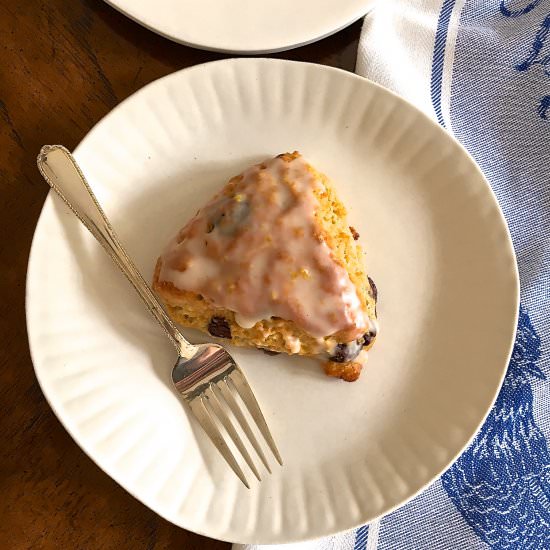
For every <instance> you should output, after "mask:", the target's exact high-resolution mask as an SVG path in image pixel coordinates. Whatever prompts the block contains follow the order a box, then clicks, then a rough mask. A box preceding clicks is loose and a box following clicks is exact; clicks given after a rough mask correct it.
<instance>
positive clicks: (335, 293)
mask: <svg viewBox="0 0 550 550" xmlns="http://www.w3.org/2000/svg"><path fill="white" fill-rule="evenodd" d="M358 237H359V236H358V235H357V233H356V231H355V230H354V229H353V228H350V227H349V226H348V222H347V220H346V210H345V208H344V206H343V204H342V203H341V202H340V201H339V199H338V198H337V196H336V193H335V191H334V188H333V187H332V185H331V183H330V182H329V180H328V178H327V177H326V176H324V175H323V174H321V173H319V172H318V171H317V170H315V169H314V168H313V167H312V166H311V165H310V164H308V163H307V162H306V161H305V160H304V159H303V157H302V156H301V155H300V154H299V153H298V152H294V153H292V154H290V153H285V154H282V155H279V156H277V157H275V158H273V159H270V160H267V161H265V162H263V163H262V164H259V165H256V166H253V167H251V168H249V169H248V170H246V171H245V172H243V173H242V174H240V175H238V176H235V177H234V178H232V179H231V180H230V181H229V182H228V183H227V184H226V185H225V187H223V189H222V190H221V191H220V192H219V193H218V194H216V195H215V196H214V197H213V198H212V199H211V200H210V202H208V204H206V205H205V206H204V207H203V208H202V209H200V210H199V211H198V212H197V214H196V215H195V216H194V217H193V218H192V219H191V220H190V221H189V222H188V223H187V224H186V225H185V226H184V227H183V229H181V231H179V233H178V234H177V235H176V236H175V237H174V238H173V239H172V240H171V241H170V243H169V244H168V246H167V247H166V249H165V250H164V252H163V253H162V255H161V256H160V257H159V259H158V261H157V265H156V269H155V275H154V280H153V288H154V289H155V291H156V292H157V293H158V294H159V296H160V297H161V299H162V300H163V301H164V303H165V304H166V307H167V309H168V312H169V314H170V315H171V316H172V318H173V319H174V320H175V321H177V322H178V323H180V324H181V325H183V326H186V327H193V328H197V329H200V330H202V331H205V332H208V333H209V334H211V335H212V336H215V337H218V338H223V339H225V340H226V341H231V343H232V344H235V345H238V346H248V347H256V348H261V349H263V350H267V351H271V352H282V353H288V354H299V355H306V356H316V357H319V358H322V359H323V360H324V361H326V363H325V372H326V373H327V374H329V375H331V376H336V377H339V378H343V379H344V380H347V381H353V380H356V379H357V378H358V377H359V374H360V372H361V365H362V364H363V363H364V360H365V358H366V350H368V349H369V348H370V347H372V345H373V343H374V340H375V338H376V333H377V323H376V299H377V291H376V287H375V286H374V283H373V282H372V280H371V279H369V277H368V276H367V274H366V271H365V268H364V265H363V254H362V250H361V247H360V246H359V244H358V243H357V242H356V239H357V238H358Z"/></svg>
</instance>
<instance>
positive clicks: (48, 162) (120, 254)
mask: <svg viewBox="0 0 550 550" xmlns="http://www.w3.org/2000/svg"><path fill="white" fill-rule="evenodd" d="M37 164H38V169H39V170H40V173H41V174H42V176H43V177H44V179H45V180H46V181H47V182H48V184H49V185H50V187H51V188H52V189H53V190H54V191H55V192H56V193H57V194H58V195H59V196H60V197H61V198H62V199H63V201H64V202H65V203H66V204H67V206H68V207H69V208H70V209H71V210H72V211H73V213H74V214H75V215H76V216H77V218H78V219H79V220H80V221H81V222H82V223H83V224H84V225H85V226H86V228H87V229H88V230H89V231H90V233H91V234H92V235H93V236H94V237H95V238H96V239H97V240H98V241H99V243H100V244H101V245H102V246H103V248H104V249H105V251H106V252H107V254H109V256H110V257H111V259H112V260H113V261H114V262H115V264H116V265H117V266H118V267H119V268H120V270H121V271H122V272H123V273H124V275H126V278H127V279H128V281H130V283H131V284H132V286H133V287H134V288H135V290H136V291H137V293H138V294H139V295H140V297H141V299H142V300H143V302H144V303H145V305H146V306H147V309H149V311H150V312H151V313H152V315H153V316H154V317H155V319H156V320H157V321H158V322H159V324H160V325H161V327H162V328H163V329H164V331H165V332H166V334H167V336H168V338H169V339H170V341H171V342H172V344H173V345H174V347H175V348H176V350H177V352H178V358H177V361H176V365H175V366H174V368H173V370H172V380H173V382H174V385H175V387H176V389H177V391H178V392H179V393H180V394H181V395H182V396H183V398H184V399H185V400H186V401H187V403H188V404H189V407H190V409H191V411H192V412H193V415H194V416H195V418H196V419H197V420H198V422H199V424H200V425H201V427H202V429H203V430H204V431H205V432H206V434H207V435H208V437H209V438H210V440H211V441H212V443H213V444H214V445H215V447H216V449H218V451H219V452H220V453H221V455H222V456H223V458H224V459H225V460H226V462H227V463H228V464H229V466H230V467H231V469H232V470H233V471H234V472H235V473H236V474H237V476H238V477H239V479H240V480H241V481H242V482H243V483H244V485H245V486H246V487H247V488H250V486H249V485H248V481H247V479H246V477H245V475H244V473H243V471H242V469H241V467H240V466H239V463H238V462H237V460H236V458H235V456H234V455H233V453H232V451H231V449H230V447H229V445H228V444H227V442H226V439H225V438H224V436H223V433H222V431H221V430H220V429H219V425H221V426H222V427H223V428H224V430H225V433H226V434H227V435H228V436H229V438H230V439H231V441H232V442H233V444H234V446H235V447H236V449H238V451H239V452H240V453H241V455H242V457H243V458H244V460H245V462H246V463H247V464H248V466H249V468H250V469H251V470H252V472H253V474H254V475H255V476H256V478H257V479H258V480H260V481H261V479H260V474H259V472H258V469H257V468H256V466H255V464H254V462H253V460H252V458H251V456H250V453H249V452H248V450H247V448H246V446H245V445H244V443H243V441H242V439H241V436H240V435H239V433H238V432H237V429H236V427H235V424H234V422H233V421H232V420H231V418H230V416H229V415H228V414H227V412H226V409H229V410H230V411H231V412H232V413H233V417H234V418H235V419H236V420H237V423H238V424H239V425H240V427H241V429H242V431H243V432H244V434H246V436H247V438H248V439H249V441H250V443H251V444H252V447H253V448H254V450H255V451H256V453H257V454H258V456H259V457H260V460H261V461H262V463H263V464H264V466H265V468H266V469H267V471H268V472H269V473H271V469H270V467H269V464H268V462H267V459H266V457H265V455H264V452H263V451H262V448H261V446H260V444H259V443H258V440H257V439H256V437H255V435H254V432H253V431H252V429H251V427H250V425H249V423H248V421H247V419H246V416H245V414H244V412H243V409H242V407H241V405H240V404H239V403H238V398H237V396H239V397H240V399H241V400H242V402H243V403H244V404H245V405H246V408H247V409H248V411H249V413H250V416H251V417H252V418H253V420H254V421H255V423H256V425H257V427H258V429H259V431H260V432H261V434H262V435H263V437H264V438H265V440H266V442H267V444H268V446H269V448H270V449H271V451H272V452H273V454H274V456H275V458H276V459H277V462H279V464H281V465H282V464H283V462H282V459H281V455H280V454H279V451H278V450H277V446H276V445H275V441H274V440H273V437H272V436H271V433H270V431H269V428H268V427H267V423H266V421H265V418H264V415H263V414H262V411H261V409H260V406H259V405H258V402H257V401H256V398H255V397H254V394H253V393H252V390H251V388H250V385H249V384H248V382H247V380H246V378H245V376H244V373H243V372H242V370H241V369H240V368H239V366H238V365H237V363H236V362H235V360H234V359H233V357H231V355H229V353H227V351H226V350H225V349H224V348H222V347H221V346H219V345H217V344H202V345H193V344H190V343H189V342H188V341H187V340H186V339H185V338H184V337H183V335H182V334H181V333H180V331H179V330H178V329H177V328H176V326H175V325H174V323H173V322H172V320H171V319H170V317H168V315H167V313H166V312H165V310H164V308H163V307H162V305H161V304H160V302H159V301H158V299H157V297H156V296H155V294H154V293H153V291H152V290H151V288H150V287H149V285H148V284H147V283H146V282H145V280H144V278H143V276H142V275H141V273H140V272H139V270H138V269H137V267H136V266H135V265H134V263H133V262H132V260H131V259H130V257H129V256H128V254H127V253H126V251H125V250H124V248H123V247H122V245H121V244H120V241H119V240H118V238H117V236H116V234H115V232H114V230H113V228H112V227H111V224H110V223H109V220H108V219H107V216H105V213H104V212H103V210H102V208H101V206H100V205H99V203H98V201H97V199H96V197H95V195H94V194H93V192H92V190H91V188H90V186H89V185H88V182H87V181H86V178H85V177H84V175H83V174H82V171H81V170H80V168H79V166H78V164H77V163H76V160H75V159H74V157H73V156H72V155H71V153H70V152H69V151H68V150H67V149H66V148H65V147H63V146H61V145H44V147H42V149H41V150H40V154H39V155H38V158H37Z"/></svg>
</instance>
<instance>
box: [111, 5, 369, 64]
mask: <svg viewBox="0 0 550 550" xmlns="http://www.w3.org/2000/svg"><path fill="white" fill-rule="evenodd" d="M106 1H107V2H108V3H109V4H111V5H112V6H113V7H114V8H116V9H118V10H119V11H121V12H122V13H124V14H126V15H127V16H128V17H130V18H132V19H134V20H135V21H137V22H138V23H141V24H142V25H143V26H145V27H147V28H149V29H151V30H153V31H155V32H157V33H159V34H161V35H163V36H165V37H167V38H170V39H171V40H175V41H176V42H181V43H182V44H186V45H188V46H194V47H196V48H201V49H203V50H214V51H219V52H228V53H240V54H249V55H250V54H258V53H272V52H278V51H283V50H289V49H291V48H296V47H298V46H303V45H304V44H309V43H310V42H314V41H315V40H320V39H321V38H325V37H326V36H329V35H331V34H334V33H335V32H337V31H339V30H340V29H343V28H344V27H347V26H348V25H350V24H351V23H353V22H354V21H357V19H360V18H361V17H363V15H365V14H366V13H367V12H368V11H369V10H370V9H371V8H372V7H373V6H374V4H375V2H376V0H338V1H335V0H299V1H296V0H256V1H250V0H106Z"/></svg>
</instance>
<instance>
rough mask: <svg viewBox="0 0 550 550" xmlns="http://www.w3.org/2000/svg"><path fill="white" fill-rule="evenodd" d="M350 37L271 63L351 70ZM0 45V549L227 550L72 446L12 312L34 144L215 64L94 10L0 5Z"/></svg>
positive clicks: (13, 1)
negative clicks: (186, 70)
mask: <svg viewBox="0 0 550 550" xmlns="http://www.w3.org/2000/svg"><path fill="white" fill-rule="evenodd" d="M359 32H360V23H356V24H354V25H352V26H351V27H349V28H348V29H346V30H344V31H342V32H340V33H338V34H337V35H335V36H333V37H330V38H327V39H325V40H323V41H321V42H318V43H317V44H313V45H310V46H306V47H303V48H299V49H297V50H293V51H290V52H285V53H282V54H277V55H276V56H275V57H284V58H290V59H299V60H305V61H313V62H317V63H324V64H328V65H334V66H338V67H342V68H345V69H349V70H353V67H354V64H355V53H356V47H357V40H358V37H359ZM0 37H1V39H0V46H1V48H2V49H1V51H2V55H1V61H0V190H1V200H0V205H1V206H0V208H1V212H0V220H1V221H0V228H1V234H0V253H1V256H0V257H1V262H2V264H1V270H0V283H1V284H0V288H1V291H2V295H1V300H0V330H1V332H0V334H1V340H0V342H1V350H0V406H1V409H0V434H2V442H1V444H0V548H2V549H4V548H5V549H9V550H20V549H21V550H27V549H33V548H41V549H42V548H46V549H47V548H56V549H61V550H72V549H75V550H76V549H78V550H83V549H93V550H99V549H103V548H105V549H120V550H122V549H125V548H131V549H140V548H144V549H145V548H147V549H153V548H155V549H160V548H177V549H186V550H191V549H194V548H201V549H207V550H209V549H221V548H229V545H228V544H226V543H222V542H219V541H214V540H209V539H206V538H203V537H200V536H198V535H195V534H193V533H189V532H187V531H184V530H183V529H180V528H178V527H175V526H174V525H172V524H170V523H168V522H167V521H165V520H163V519H161V518H160V517H158V516H157V515H156V514H155V513H154V512H152V511H151V510H149V509H148V508H146V507H145V506H143V505H142V504H141V503H140V502H138V501H137V500H135V499H134V498H133V497H131V496H130V495H129V494H127V493H126V492H125V491H124V490H123V489H122V488H121V487H119V486H118V485H117V484H116V483H115V482H114V481H112V480H111V479H110V478H109V477H108V476H107V475H106V474H105V473H103V472H102V471H101V470H100V469H99V468H98V467H97V466H96V465H95V464H94V463H93V462H92V461H91V460H90V459H89V458H88V457H87V456H86V455H85V454H84V453H83V452H82V451H81V450H80V448H79V447H77V445H76V444H75V443H74V442H73V440H72V439H71V438H70V437H69V435H68V434H67V433H66V432H65V430H64V429H63V428H62V426H61V425H60V423H59V422H58V421H57V419H56V417H55V416H54V414H53V413H52V411H51V410H50V408H49V406H48V404H47V403H46V401H45V399H44V396H43V395H42V392H41V391H40V388H39V387H38V383H37V381H36V379H35V376H34V373H33V368H32V364H31V359H30V356H29V350H28V344H27V334H26V329H25V310H24V300H25V274H26V268H27V259H28V254H29V249H30V245H31V239H32V235H33V232H34V228H35V225H36V221H37V218H38V215H39V213H40V209H41V208H42V203H43V202H44V198H45V197H46V193H47V191H48V189H47V186H46V184H45V183H44V182H43V181H42V180H41V178H40V176H39V174H38V172H37V169H36V164H35V158H36V155H37V153H38V151H39V149H40V146H41V145H43V144H44V143H63V144H65V145H66V146H67V147H69V148H74V147H75V146H76V145H77V144H78V142H79V141H80V140H81V139H82V138H83V137H84V135H85V134H86V133H87V132H88V130H90V128H91V127H92V126H93V125H94V124H95V123H96V122H97V121H98V120H100V119H101V118H102V117H103V116H104V115H105V114H107V113H108V112H109V111H110V110H111V109H112V108H113V107H114V106H115V105H116V104H117V103H119V102H120V101H122V100H123V99H124V98H126V97H127V96H129V95H130V94H132V93H133V92H135V91H136V90H137V89H139V88H141V87H142V86H143V85H144V84H147V83H148V82H151V81H152V80H154V79H156V78H159V77H161V76H164V75H166V74H168V73H171V72H173V71H176V70H178V69H181V68H183V67H189V66H191V65H196V64H198V63H204V62H206V61H211V60H215V59H220V58H222V57H224V56H223V55H221V54H216V53H210V52H202V51H198V50H193V49H191V48H187V47H185V46H181V45H178V44H174V43H172V42H170V41H168V40H165V39H164V38H161V37H160V36H157V35H156V34H154V33H152V32H150V31H147V30H145V29H144V28H142V27H140V26H139V25H137V24H135V23H133V22H132V21H130V20H128V19H126V18H125V17H124V16H122V15H121V14H119V13H118V12H117V11H115V10H114V9H112V8H110V7H109V6H107V4H105V3H103V2H101V1H99V0H48V1H45V0H32V1H25V2H21V1H20V0H2V2H0Z"/></svg>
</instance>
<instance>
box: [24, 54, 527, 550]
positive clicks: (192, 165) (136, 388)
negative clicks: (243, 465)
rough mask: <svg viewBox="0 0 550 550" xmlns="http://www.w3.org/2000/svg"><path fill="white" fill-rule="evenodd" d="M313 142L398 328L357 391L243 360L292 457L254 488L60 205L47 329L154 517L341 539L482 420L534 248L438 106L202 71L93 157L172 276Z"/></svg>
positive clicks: (272, 65)
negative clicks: (226, 215) (427, 109)
mask: <svg viewBox="0 0 550 550" xmlns="http://www.w3.org/2000/svg"><path fill="white" fill-rule="evenodd" d="M294 149H298V150H300V151H301V152H302V153H303V154H304V155H305V156H306V158H307V159H309V160H310V161H311V162H312V163H313V164H314V165H315V166H317V167H318V168H319V169H320V170H322V171H324V172H326V173H327V174H328V175H330V176H331V177H332V178H333V179H334V181H335V182H336V184H337V188H338V190H339V193H340V195H341V198H342V199H343V201H344V202H345V204H347V205H349V211H350V212H349V213H350V221H351V223H352V224H353V225H354V226H355V227H356V228H357V229H358V231H359V232H360V233H361V236H362V237H361V238H362V242H363V244H364V246H365V248H366V250H367V251H368V254H367V263H368V266H369V271H370V273H371V274H372V276H373V277H374V279H375V280H376V282H377V284H378V288H379V290H380V302H379V317H380V323H381V327H382V329H381V332H380V335H379V339H378V341H377V345H376V346H375V348H374V351H373V352H372V353H371V357H370V361H369V363H368V365H367V367H366V369H365V371H364V373H363V375H362V377H361V379H360V380H359V381H358V382H356V383H353V384H348V383H345V382H341V381H338V380H334V379H330V378H328V377H326V376H324V375H323V373H322V371H321V369H320V368H319V366H318V364H317V363H315V362H314V361H309V360H305V359H296V358H289V357H286V356H278V357H268V356H266V355H264V354H263V353H261V352H257V351H254V350H247V351H243V350H237V349H234V350H233V352H234V353H235V356H236V358H237V360H238V361H239V363H240V364H241V365H242V367H243V369H244V370H245V371H246V373H247V375H248V377H249V379H250V381H251V384H252V386H253V388H254V391H255V393H256V395H257V397H258V399H259V401H260V403H261V405H262V407H263V410H264V411H265V413H266V416H267V418H268V422H269V425H270V426H271V429H272V431H273V433H274V435H275V438H276V440H277V442H278V444H279V447H280V449H281V453H282V455H283V457H284V460H285V465H284V467H283V468H279V467H276V468H274V472H273V475H271V476H268V475H266V476H265V480H264V481H263V482H262V483H261V484H258V483H257V484H255V485H253V488H252V489H251V490H250V491H248V490H247V489H245V488H244V486H243V485H242V484H241V483H240V482H239V481H238V480H237V478H236V477H235V475H234V474H233V473H232V472H231V471H230V470H229V468H228V467H227V466H226V465H225V463H224V462H223V460H222V459H221V458H220V457H219V456H218V455H217V453H216V452H215V451H214V450H213V447H212V445H211V444H210V442H209V441H208V440H207V439H206V438H205V437H204V436H203V434H202V433H201V431H200V429H199V428H198V427H197V425H196V424H195V423H194V422H192V421H190V417H189V415H188V413H187V410H186V408H185V407H184V406H182V404H181V402H180V400H179V399H178V397H177V396H176V394H175V393H174V391H173V390H172V388H171V384H170V371H171V367H172V362H173V361H174V353H173V349H172V347H171V345H170V343H169V342H168V340H167V339H166V338H165V337H164V335H163V333H162V332H161V330H160V329H159V328H158V327H157V326H156V325H155V323H154V321H152V319H150V318H149V315H148V313H147V312H146V311H145V310H144V308H143V306H142V305H141V302H140V301H139V299H138V297H137V296H136V295H134V293H133V291H132V290H131V288H130V287H129V285H128V284H127V283H126V281H125V279H124V278H123V277H122V275H120V274H119V273H118V271H117V270H116V268H115V267H114V266H113V265H112V264H111V261H110V260H109V259H108V258H107V256H106V255H105V254H104V253H103V251H102V249H101V248H100V247H99V245H98V244H96V242H95V241H94V240H93V239H92V237H91V236H90V235H88V233H87V232H86V230H85V229H83V227H81V226H80V224H79V222H78V221H77V220H76V219H75V218H74V216H73V215H72V214H71V213H70V212H69V211H68V210H67V209H66V208H65V207H64V205H63V204H62V203H61V202H60V201H59V200H57V198H56V197H54V196H52V195H51V194H50V196H49V197H48V199H47V200H46V203H45V205H44V209H43V212H42V215H41V217H40V220H39V223H38V226H37V229H36V234H35V238H34V242H33V247H32V253H31V258H30V263H29V271H28V282H27V319H28V332H29V338H30V344H31V351H32V357H33V361H34V365H35V369H36V374H37V377H38V380H39V381H40V385H41V387H42V389H43V391H44V394H45V395H46V397H47V399H48V401H49V402H50V404H51V406H52V407H53V409H54V411H55V412H56V414H57V416H58V417H59V419H60V420H61V422H63V424H64V425H65V427H66V428H67V430H68V431H69V432H70V433H71V435H72V436H73V437H74V439H75V440H76V441H77V442H78V444H79V445H80V446H81V447H82V448H83V449H84V450H85V451H86V452H87V453H88V454H89V455H90V456H91V457H92V458H93V459H94V460H95V462H97V464H98V465H99V466H100V467H101V468H103V469H104V470H105V471H106V472H107V473H108V474H109V475H110V476H112V477H113V478H114V479H115V480H116V481H117V482H118V483H120V484H121V485H122V486H123V487H125V488H126V489H127V490H128V491H129V492H130V493H132V494H133V495H134V496H136V497H137V498H138V499H140V500H141V501H142V502H144V503H145V504H146V505H147V506H149V507H150V508H152V509H153V510H155V511H156V512H158V513H159V514H160V515H162V516H164V517H165V518H167V519H169V520H170V521H172V522H174V523H176V524H177V525H180V526H182V527H185V528H186V529H190V530H192V531H196V532H198V533H202V534H205V535H208V536H210V537H215V538H218V539H224V540H230V541H240V542H262V543H283V542H288V541H294V540H303V539H311V538H315V537H321V536H322V535H327V534H329V533H333V532H336V531H340V530H344V529H349V528H351V527H354V526H356V525H359V524H362V523H365V522H367V521H369V520H372V519H373V518H375V517H377V516H379V515H381V514H385V513H387V512H388V511H390V510H391V509H393V508H395V507H396V506H399V505H400V504H402V503H404V502H405V501H406V500H408V499H410V498H411V497H412V496H414V495H415V494H416V493H418V492H419V491H420V490H421V489H422V488H423V487H425V486H426V485H427V484H428V483H430V481H432V480H433V479H434V478H436V477H437V476H438V475H439V474H440V473H441V472H442V471H443V470H444V469H445V468H447V466H448V465H449V464H450V463H451V462H452V460H453V459H454V458H455V457H456V456H457V454H458V453H459V452H460V451H461V450H462V449H463V448H464V446H465V445H466V444H467V443H468V441H469V440H470V439H471V438H472V436H473V434H474V432H475V431H476V430H477V428H478V427H479V425H480V423H481V422H482V420H483V419H484V417H485V415H486V413H487V412H488V409H489V408H490V406H491V404H492V402H493V400H494V398H495V395H496V393H497V391H498V389H499V387H500V384H501V381H502V378H503V374H504V372H505V368H506V365H507V361H508V358H509V354H510V351H511V344H512V340H513V336H514V332H515V324H516V313H517V308H518V277H517V272H516V264H515V258H514V253H513V250H512V246H511V243H510V238H509V234H508V231H507V227H506V224H505V222H504V219H503V217H502V214H501V212H500V210H499V208H498V206H497V203H496V200H495V198H494V195H493V194H492V192H491V190H490V188H489V186H488V185H487V183H486V182H485V180H484V179H483V177H482V175H481V173H480V171H479V169H478V168H477V167H476V165H475V164H474V162H473V161H472V160H471V158H470V157H469V156H468V155H467V154H466V153H465V151H464V150H463V149H462V148H461V147H460V145H458V144H457V143H456V142H455V141H453V140H452V139H451V138H450V137H449V136H448V135H447V134H446V133H445V132H444V131H443V130H441V129H440V128H439V127H438V126H437V125H436V124H434V123H433V122H432V121H431V120H429V119H428V118H427V117H426V116H425V115H423V114H421V113H420V112H419V111H417V110H416V109H415V108H413V107H412V106H411V105H409V104H407V103H406V102H405V101H403V100H402V99H400V98H399V97H397V96H395V95H393V94H391V93H389V92H388V91H386V90H384V89H383V88H381V87H379V86H376V85H375V84H372V83H371V82H369V81H367V80H364V79H362V78H360V77H358V76H355V75H353V74H350V73H347V72H344V71H340V70H337V69H332V68H328V67H322V66H318V65H310V64H302V63H293V62H289V61H277V60H263V59H240V60H229V61H222V62H217V63H212V64H208V65H202V66H198V67H194V68H192V69H188V70H185V71H182V72H178V73H175V74H173V75H171V76H168V77H166V78H163V79H162V80H159V81H157V82H154V83H152V84H150V85H149V86H147V87H145V88H144V89H143V90H141V91H140V92H138V93H136V94H135V95H133V96H132V97H131V98H129V99H128V100H126V101H125V102H124V103H122V104H121V105H120V106H119V107H117V108H116V109H115V110H114V111H113V112H112V113H110V114H109V115H108V116H106V117H105V118H104V119H103V120H102V121H101V122H100V123H99V124H98V125H97V126H96V127H95V128H94V129H93V130H92V131H91V132H90V133H89V135H88V136H87V137H86V138H85V139H84V141H83V142H82V143H81V144H80V146H79V147H78V149H77V151H76V157H77V158H78V160H79V161H80V163H81V165H82V167H83V169H84V171H85V173H87V174H88V177H89V180H90V182H91V184H92V186H93V188H94V189H95V190H96V193H97V196H98V198H99V199H100V201H101V202H102V203H103V204H104V205H105V207H106V211H107V212H108V214H109V216H110V217H111V219H112V221H113V224H114V226H115V228H116V229H117V231H118V233H119V235H120V237H121V239H122V241H123V242H125V243H126V244H127V247H128V250H129V252H130V253H131V255H133V257H134V258H135V259H136V262H137V264H138V266H139V267H140V268H141V269H142V271H143V273H144V274H145V276H146V277H151V275H152V271H153V266H154V264H155V260H156V257H157V254H158V253H159V251H160V250H161V249H162V247H163V246H164V245H165V243H166V242H167V240H168V238H169V237H170V236H171V235H172V234H173V233H175V232H176V231H177V230H178V229H179V228H180V226H181V225H182V224H183V223H184V222H185V221H186V220H187V219H188V218H189V217H190V216H191V215H192V214H193V213H194V212H195V211H196V210H197V208H198V207H199V206H200V205H201V204H202V203H203V202H204V201H205V200H206V199H207V198H209V197H210V196H211V195H212V194H213V193H214V191H216V190H217V189H218V188H219V187H220V186H221V185H222V184H223V183H225V181H226V180H227V179H228V178H229V177H230V176H232V175H234V174H237V173H239V172H240V171H241V170H243V169H244V168H246V167H247V166H249V165H250V164H251V163H254V162H257V161H260V160H262V159H264V158H266V157H269V156H272V155H275V154H278V153H280V152H283V151H292V150H294ZM37 177H38V176H37ZM188 335H189V338H192V339H195V337H196V335H194V334H189V333H188ZM250 477H251V476H250Z"/></svg>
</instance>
